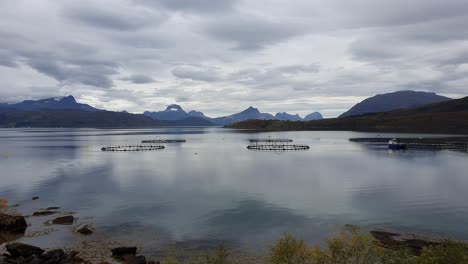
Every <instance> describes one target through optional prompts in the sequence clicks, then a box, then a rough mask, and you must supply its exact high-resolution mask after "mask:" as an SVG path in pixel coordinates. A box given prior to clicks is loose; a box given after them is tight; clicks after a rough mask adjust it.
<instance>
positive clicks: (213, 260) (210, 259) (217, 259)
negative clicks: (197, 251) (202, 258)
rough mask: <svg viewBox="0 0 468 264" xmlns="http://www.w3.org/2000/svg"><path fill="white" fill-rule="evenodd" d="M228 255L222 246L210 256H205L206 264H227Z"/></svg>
mask: <svg viewBox="0 0 468 264" xmlns="http://www.w3.org/2000/svg"><path fill="white" fill-rule="evenodd" d="M228 256H229V253H228V251H227V249H226V248H225V247H224V246H219V248H218V249H217V250H216V252H215V253H214V254H213V255H211V256H206V264H229V262H228Z"/></svg>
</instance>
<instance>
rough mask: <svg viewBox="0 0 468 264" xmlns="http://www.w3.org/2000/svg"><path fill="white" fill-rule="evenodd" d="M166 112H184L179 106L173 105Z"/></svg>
mask: <svg viewBox="0 0 468 264" xmlns="http://www.w3.org/2000/svg"><path fill="white" fill-rule="evenodd" d="M165 111H184V110H183V109H182V107H181V106H180V105H178V104H171V105H168V106H167V107H166V110H165Z"/></svg>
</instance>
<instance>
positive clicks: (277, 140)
mask: <svg viewBox="0 0 468 264" xmlns="http://www.w3.org/2000/svg"><path fill="white" fill-rule="evenodd" d="M249 141H250V142H252V143H282V142H284V143H286V142H293V140H292V139H289V138H254V139H250V140H249Z"/></svg>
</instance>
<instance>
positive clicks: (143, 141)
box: [141, 139, 187, 144]
mask: <svg viewBox="0 0 468 264" xmlns="http://www.w3.org/2000/svg"><path fill="white" fill-rule="evenodd" d="M184 142H187V140H185V139H146V140H142V141H141V143H144V144H155V143H158V144H167V143H184Z"/></svg>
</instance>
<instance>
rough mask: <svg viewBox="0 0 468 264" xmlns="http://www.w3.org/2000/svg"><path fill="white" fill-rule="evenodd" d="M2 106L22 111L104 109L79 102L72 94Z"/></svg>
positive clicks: (94, 110)
mask: <svg viewBox="0 0 468 264" xmlns="http://www.w3.org/2000/svg"><path fill="white" fill-rule="evenodd" d="M0 108H10V109H16V110H20V111H37V110H43V109H73V110H82V111H88V112H96V111H102V110H100V109H97V108H94V107H92V106H90V105H87V104H80V103H77V102H76V100H75V98H74V97H73V96H71V95H69V96H66V97H57V98H48V99H41V100H25V101H23V102H21V103H17V104H0Z"/></svg>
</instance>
